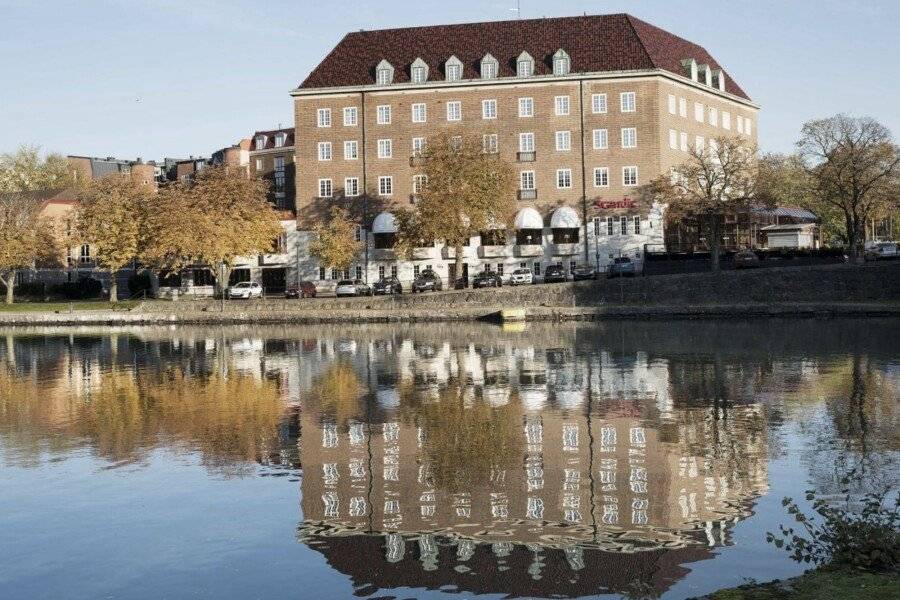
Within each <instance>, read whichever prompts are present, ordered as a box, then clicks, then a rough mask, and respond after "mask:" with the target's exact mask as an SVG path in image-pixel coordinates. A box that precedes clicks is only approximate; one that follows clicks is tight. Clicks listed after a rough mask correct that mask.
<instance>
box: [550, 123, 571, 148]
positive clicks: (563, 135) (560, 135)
mask: <svg viewBox="0 0 900 600" xmlns="http://www.w3.org/2000/svg"><path fill="white" fill-rule="evenodd" d="M554 138H555V140H556V151H557V152H571V151H572V132H571V131H570V130H567V129H565V130H562V131H557V132H556V134H555V135H554ZM561 141H565V144H560V142H561Z"/></svg>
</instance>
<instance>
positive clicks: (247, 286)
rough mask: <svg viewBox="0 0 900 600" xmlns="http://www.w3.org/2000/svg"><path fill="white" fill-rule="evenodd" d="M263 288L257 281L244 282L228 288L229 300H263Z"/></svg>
mask: <svg viewBox="0 0 900 600" xmlns="http://www.w3.org/2000/svg"><path fill="white" fill-rule="evenodd" d="M262 293H263V289H262V286H261V285H260V284H258V283H256V282H255V281H252V282H251V281H242V282H240V283H237V284H235V285H233V286H231V287H229V288H228V297H229V298H239V299H243V300H249V299H250V298H262Z"/></svg>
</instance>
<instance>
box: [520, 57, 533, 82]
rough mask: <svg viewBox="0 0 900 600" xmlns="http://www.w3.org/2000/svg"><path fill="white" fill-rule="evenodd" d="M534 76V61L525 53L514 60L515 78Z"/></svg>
mask: <svg viewBox="0 0 900 600" xmlns="http://www.w3.org/2000/svg"><path fill="white" fill-rule="evenodd" d="M532 75H534V59H533V58H531V55H530V54H528V53H527V52H523V53H522V54H520V55H519V58H517V59H516V77H531V76H532Z"/></svg>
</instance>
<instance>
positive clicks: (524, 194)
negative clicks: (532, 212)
mask: <svg viewBox="0 0 900 600" xmlns="http://www.w3.org/2000/svg"><path fill="white" fill-rule="evenodd" d="M536 199H537V190H536V189H534V188H531V189H530V190H519V200H536Z"/></svg>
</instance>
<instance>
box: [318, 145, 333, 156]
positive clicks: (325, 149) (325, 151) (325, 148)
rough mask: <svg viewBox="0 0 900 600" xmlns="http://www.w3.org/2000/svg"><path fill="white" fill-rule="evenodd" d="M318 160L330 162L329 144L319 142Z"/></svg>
mask: <svg viewBox="0 0 900 600" xmlns="http://www.w3.org/2000/svg"><path fill="white" fill-rule="evenodd" d="M319 160H331V142H319Z"/></svg>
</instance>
